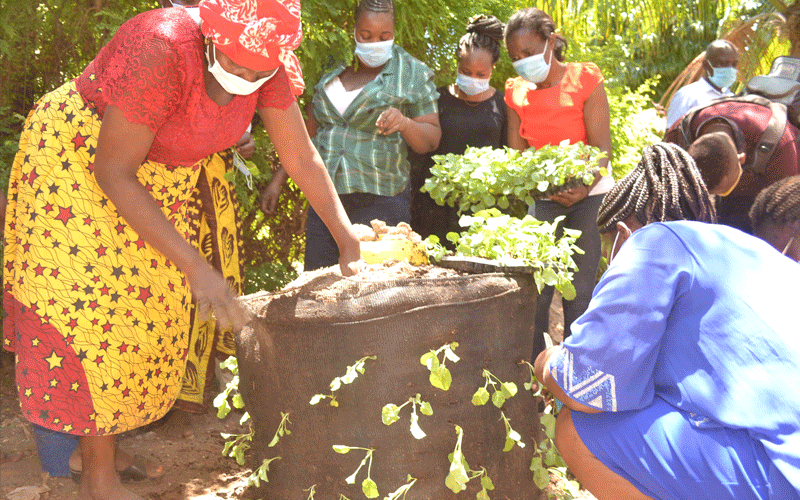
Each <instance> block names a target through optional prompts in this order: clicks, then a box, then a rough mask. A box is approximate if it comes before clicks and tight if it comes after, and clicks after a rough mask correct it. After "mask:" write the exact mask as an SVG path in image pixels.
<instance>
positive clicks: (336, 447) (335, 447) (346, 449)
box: [333, 444, 351, 455]
mask: <svg viewBox="0 0 800 500" xmlns="http://www.w3.org/2000/svg"><path fill="white" fill-rule="evenodd" d="M350 450H351V448H350V447H349V446H345V445H343V444H335V445H333V451H335V452H336V453H341V454H342V455H344V454H345V453H347V452H349V451H350Z"/></svg>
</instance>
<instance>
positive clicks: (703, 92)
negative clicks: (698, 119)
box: [667, 40, 739, 128]
mask: <svg viewBox="0 0 800 500" xmlns="http://www.w3.org/2000/svg"><path fill="white" fill-rule="evenodd" d="M738 65H739V51H738V50H737V49H736V46H735V45H733V44H732V43H731V42H729V41H728V40H714V41H713V42H711V43H710V44H708V47H706V51H705V58H704V59H703V63H702V66H703V72H704V74H703V77H702V78H700V79H699V80H697V81H696V82H694V83H690V84H689V85H686V86H685V87H682V88H680V89H679V90H678V91H677V92H675V95H674V96H672V99H671V100H670V103H669V108H668V109H667V128H670V127H671V126H672V125H673V124H674V123H675V122H677V121H678V120H680V119H681V117H683V115H685V114H686V112H687V111H689V110H690V109H692V108H693V107H695V106H699V105H700V104H705V103H707V102H708V101H711V100H712V99H717V98H718V97H725V96H729V95H733V93H732V92H731V91H730V88H731V86H733V84H734V83H736V77H737V71H736V67H737V66H738Z"/></svg>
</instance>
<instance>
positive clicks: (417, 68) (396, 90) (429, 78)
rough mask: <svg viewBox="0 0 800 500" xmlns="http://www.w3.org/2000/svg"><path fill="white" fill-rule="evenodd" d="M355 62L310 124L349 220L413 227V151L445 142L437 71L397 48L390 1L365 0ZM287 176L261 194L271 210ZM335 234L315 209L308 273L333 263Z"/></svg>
mask: <svg viewBox="0 0 800 500" xmlns="http://www.w3.org/2000/svg"><path fill="white" fill-rule="evenodd" d="M355 25H356V30H355V42H356V50H355V54H356V58H354V61H353V64H352V65H350V66H344V65H341V66H339V67H338V68H336V69H335V70H333V71H331V72H329V73H327V74H325V75H323V77H322V78H321V79H320V81H319V83H318V84H317V85H316V87H315V91H316V94H315V95H314V99H313V102H312V104H311V108H312V109H311V110H309V113H308V116H309V120H308V122H307V126H308V129H309V134H310V135H311V137H313V138H314V145H315V146H316V147H317V149H318V150H319V152H320V155H321V156H322V159H323V160H324V162H325V165H326V166H327V167H328V173H329V174H330V176H331V179H332V180H333V184H334V186H335V187H336V191H337V193H339V198H340V199H341V200H342V205H344V207H345V211H346V212H347V215H348V216H349V217H350V220H351V221H352V222H353V223H354V224H355V223H360V224H369V223H370V221H372V220H373V219H380V220H383V221H385V222H386V224H387V225H397V223H399V222H409V221H410V219H411V215H410V212H409V194H408V185H409V175H410V165H409V162H408V160H407V158H406V156H407V148H408V147H410V148H411V149H412V150H413V151H415V152H416V153H419V154H425V153H428V152H430V151H433V150H434V149H436V147H437V146H438V145H439V139H440V137H441V128H440V127H439V115H438V111H437V100H438V97H439V93H438V92H437V90H436V86H435V85H434V83H433V71H431V70H430V68H428V67H427V66H425V64H423V63H422V62H420V61H419V60H417V59H415V58H414V57H412V56H411V55H409V54H408V53H407V52H406V51H405V50H403V49H402V48H400V47H399V46H397V45H395V44H394V28H395V10H394V3H393V2H392V0H361V2H360V3H359V5H358V7H356V11H355ZM286 178H287V174H286V173H285V172H284V171H283V169H281V170H279V171H278V172H276V174H275V177H274V178H273V180H272V182H271V183H270V185H269V186H268V187H267V189H266V190H265V191H264V193H263V196H262V208H263V209H264V211H265V212H267V213H271V212H272V211H273V210H274V207H275V203H276V202H277V199H278V194H279V193H280V188H281V186H282V185H283V183H284V181H285V180H286ZM338 259H339V253H338V249H337V247H336V244H335V242H334V240H333V237H332V236H331V235H330V233H329V232H328V230H327V228H326V227H325V225H324V224H322V221H321V220H320V219H319V217H318V216H317V214H316V213H315V212H314V211H313V209H309V214H308V221H307V222H306V256H305V270H306V271H310V270H313V269H318V268H321V267H327V266H331V265H334V264H336V263H337V262H338Z"/></svg>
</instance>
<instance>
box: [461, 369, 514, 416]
mask: <svg viewBox="0 0 800 500" xmlns="http://www.w3.org/2000/svg"><path fill="white" fill-rule="evenodd" d="M483 378H484V379H486V384H484V386H483V387H481V388H480V389H478V390H477V391H476V392H475V394H473V395H472V404H473V405H475V406H482V405H485V404H486V403H487V402H488V401H489V391H488V390H487V389H486V388H487V387H488V386H490V385H491V386H492V390H493V391H494V393H493V394H492V395H491V400H492V404H493V405H495V406H496V407H498V408H502V407H503V405H504V404H505V402H506V400H507V399H511V398H512V397H514V396H515V395H516V394H517V384H515V383H514V382H503V381H502V380H500V379H499V378H497V377H495V376H494V375H493V374H492V372H490V371H489V370H486V369H484V370H483Z"/></svg>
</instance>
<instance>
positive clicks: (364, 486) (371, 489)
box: [333, 444, 379, 498]
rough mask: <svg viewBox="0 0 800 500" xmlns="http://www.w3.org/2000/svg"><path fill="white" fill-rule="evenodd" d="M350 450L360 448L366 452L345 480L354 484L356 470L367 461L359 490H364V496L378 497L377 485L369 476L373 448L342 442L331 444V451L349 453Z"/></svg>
mask: <svg viewBox="0 0 800 500" xmlns="http://www.w3.org/2000/svg"><path fill="white" fill-rule="evenodd" d="M351 450H362V451H365V452H366V455H364V459H363V460H361V463H360V464H359V465H358V468H357V469H356V471H355V472H353V473H352V474H350V475H349V476H348V477H347V479H345V482H347V484H355V482H356V475H358V472H359V471H360V470H361V468H362V467H364V465H365V464H366V463H367V461H369V465H367V477H366V479H364V480H363V481H362V482H361V491H363V492H364V496H366V497H367V498H378V496H379V493H378V485H377V484H375V481H373V480H372V478H371V477H370V473H371V472H372V454H373V453H374V452H375V449H374V448H361V447H358V446H345V445H342V444H335V445H333V451H335V452H336V453H341V454H343V455H344V454H347V453H349V452H350V451H351Z"/></svg>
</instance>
